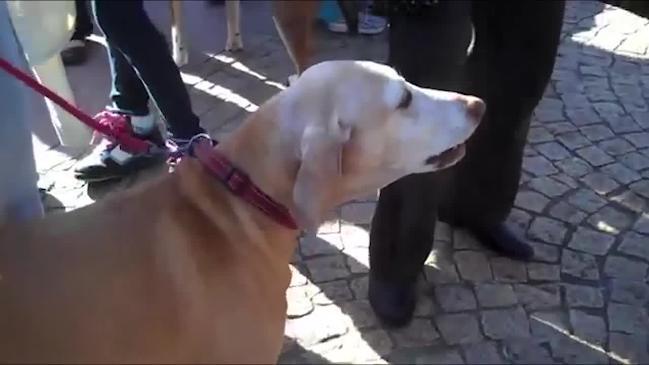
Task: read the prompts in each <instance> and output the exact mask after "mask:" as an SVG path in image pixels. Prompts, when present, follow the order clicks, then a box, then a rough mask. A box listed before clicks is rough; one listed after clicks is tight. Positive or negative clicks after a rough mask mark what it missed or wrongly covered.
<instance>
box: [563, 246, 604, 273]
mask: <svg viewBox="0 0 649 365" xmlns="http://www.w3.org/2000/svg"><path fill="white" fill-rule="evenodd" d="M561 273H562V274H566V275H570V276H574V277H576V278H579V279H585V280H598V279H599V269H598V267H597V260H595V257H594V256H593V255H590V254H587V253H581V252H576V251H572V250H567V249H563V250H562V254H561Z"/></svg>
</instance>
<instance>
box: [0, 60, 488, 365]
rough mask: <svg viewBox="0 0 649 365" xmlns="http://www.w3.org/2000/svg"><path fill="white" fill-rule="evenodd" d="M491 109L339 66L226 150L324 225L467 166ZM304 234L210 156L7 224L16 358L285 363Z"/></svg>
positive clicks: (316, 72) (2, 346)
mask: <svg viewBox="0 0 649 365" xmlns="http://www.w3.org/2000/svg"><path fill="white" fill-rule="evenodd" d="M408 93H411V94H410V95H411V96H412V98H411V99H409V98H408ZM408 100H411V102H410V103H408ZM483 112H484V104H483V103H482V101H480V100H479V99H477V98H474V97H469V96H464V95H460V94H456V93H449V92H443V91H436V90H430V89H422V88H418V87H416V86H414V85H412V84H409V83H407V82H406V81H405V80H404V79H403V78H402V77H400V76H399V75H397V73H396V72H395V71H394V70H393V69H392V68H390V67H387V66H384V65H379V64H375V63H371V62H359V61H330V62H324V63H321V64H318V65H315V66H313V67H311V68H309V69H308V70H307V71H306V72H305V73H304V74H303V75H302V77H301V78H300V79H299V80H298V81H297V83H296V84H295V85H293V86H291V87H289V88H288V89H286V90H284V91H282V92H280V93H279V94H277V95H275V96H274V97H273V98H271V99H270V100H269V101H267V102H266V103H265V104H264V105H262V106H261V108H260V109H259V110H258V111H257V112H255V113H254V114H252V115H251V116H250V117H248V119H247V120H246V121H245V122H244V124H243V125H242V126H241V127H240V128H239V129H238V130H236V131H235V132H233V134H232V135H231V136H230V137H229V138H228V139H227V140H225V141H223V142H222V144H220V145H218V146H217V147H216V148H218V149H219V150H220V151H221V152H222V153H223V154H225V155H226V156H228V157H229V158H230V159H231V160H232V161H233V162H234V163H235V164H236V165H238V166H239V167H241V168H242V169H244V170H245V171H247V172H248V173H249V174H250V176H251V178H252V179H253V181H255V182H256V183H257V184H258V185H259V186H260V187H261V188H263V190H264V191H266V192H267V193H268V194H270V195H271V196H273V197H274V198H275V199H276V200H278V201H280V202H282V203H283V204H285V205H286V206H287V207H288V208H289V209H290V210H291V211H292V212H293V213H294V214H295V215H296V216H297V217H298V219H299V221H300V222H302V224H303V226H306V227H311V228H313V227H316V226H317V224H318V223H319V222H320V221H321V220H322V218H323V216H324V215H325V214H326V213H327V212H328V211H330V210H331V208H333V207H334V206H335V205H338V204H340V203H342V202H344V201H346V200H348V199H350V198H353V197H355V196H359V195H365V194H367V193H368V192H371V191H376V189H378V188H380V187H382V186H384V185H386V184H388V183H390V182H392V181H395V180H396V179H398V178H400V177H402V176H404V175H407V174H411V173H418V172H428V171H434V170H438V169H441V168H445V167H448V166H450V165H452V164H454V163H456V162H457V161H458V160H459V159H461V158H462V157H463V149H462V148H455V149H452V150H451V152H446V153H442V152H443V151H445V150H448V149H449V148H451V147H453V146H456V145H462V144H463V143H464V141H465V140H466V139H467V138H469V136H470V135H471V134H472V133H473V131H474V130H475V128H476V127H477V125H478V121H479V119H480V118H481V115H482V113H483ZM440 153H442V154H441V155H440ZM431 156H437V157H432V158H431ZM297 233H298V232H297V231H294V230H289V229H287V228H284V227H283V226H280V225H278V224H277V223H276V222H274V221H273V220H271V219H270V218H269V217H268V216H266V215H264V214H263V213H261V212H260V211H258V210H256V209H255V208H253V207H251V206H250V205H249V204H248V203H246V202H244V201H242V200H240V199H238V198H236V197H234V196H233V195H231V194H230V193H229V192H228V191H227V190H226V189H225V188H224V187H223V186H222V185H221V184H220V183H219V182H217V181H215V180H214V178H213V177H211V175H209V173H207V172H206V170H205V168H204V167H203V166H202V165H201V164H200V163H199V162H197V161H196V160H194V159H185V160H183V162H182V163H181V164H180V165H179V166H178V168H177V169H176V170H175V171H174V172H173V173H171V174H165V175H164V176H161V177H159V178H158V179H156V180H154V181H150V182H147V183H143V185H141V186H140V187H137V188H134V189H131V190H129V191H126V192H123V193H120V194H119V195H115V196H113V197H109V198H107V199H105V200H103V201H100V202H98V203H96V204H93V205H91V206H88V207H85V208H81V209H78V210H76V211H73V212H70V213H61V214H53V215H50V216H48V217H46V218H45V219H42V220H37V221H35V222H32V223H28V224H24V225H21V226H16V225H10V226H5V227H4V228H3V229H2V230H0V313H2V316H0V328H1V329H2V332H1V334H0V362H9V363H17V362H30V363H33V362H48V363H52V362H54V363H70V362H83V363H90V362H100V363H135V362H147V363H169V362H171V363H198V362H209V363H272V362H275V361H276V360H277V357H278V355H279V352H280V350H281V347H282V339H283V336H282V334H283V329H284V322H285V313H286V301H285V290H286V289H287V287H288V284H289V280H290V271H289V270H288V263H289V262H290V258H291V255H292V253H293V251H294V249H295V246H296V235H297Z"/></svg>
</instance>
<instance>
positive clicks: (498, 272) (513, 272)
mask: <svg viewBox="0 0 649 365" xmlns="http://www.w3.org/2000/svg"><path fill="white" fill-rule="evenodd" d="M491 268H492V271H493V275H494V279H495V280H496V281H498V282H501V283H521V282H525V281H527V270H525V263H523V262H521V261H516V260H512V259H509V258H507V257H494V258H492V259H491Z"/></svg>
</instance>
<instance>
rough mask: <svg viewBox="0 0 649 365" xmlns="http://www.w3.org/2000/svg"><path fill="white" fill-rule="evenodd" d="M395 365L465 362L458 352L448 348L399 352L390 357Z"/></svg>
mask: <svg viewBox="0 0 649 365" xmlns="http://www.w3.org/2000/svg"><path fill="white" fill-rule="evenodd" d="M390 363H393V364H431V365H457V364H464V360H462V357H461V356H460V353H459V352H458V351H457V350H453V349H447V348H443V347H442V348H426V349H416V350H415V349H413V350H411V351H408V352H405V351H398V352H397V353H396V354H395V353H392V354H391V356H390Z"/></svg>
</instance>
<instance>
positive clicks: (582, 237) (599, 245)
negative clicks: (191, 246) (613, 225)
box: [568, 227, 615, 256]
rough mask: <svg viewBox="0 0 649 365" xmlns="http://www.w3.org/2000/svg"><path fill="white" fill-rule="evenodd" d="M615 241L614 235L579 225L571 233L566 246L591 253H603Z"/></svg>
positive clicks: (599, 254)
mask: <svg viewBox="0 0 649 365" xmlns="http://www.w3.org/2000/svg"><path fill="white" fill-rule="evenodd" d="M614 242H615V236H612V235H610V234H606V233H602V232H597V231H594V230H592V229H588V228H583V227H579V228H577V230H576V231H575V232H574V233H573V235H572V239H571V240H570V242H569V243H568V247H570V248H572V249H574V250H577V251H582V252H587V253H590V254H593V255H598V256H601V255H605V254H606V253H607V252H608V250H609V249H610V248H611V246H612V245H613V243H614Z"/></svg>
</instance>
